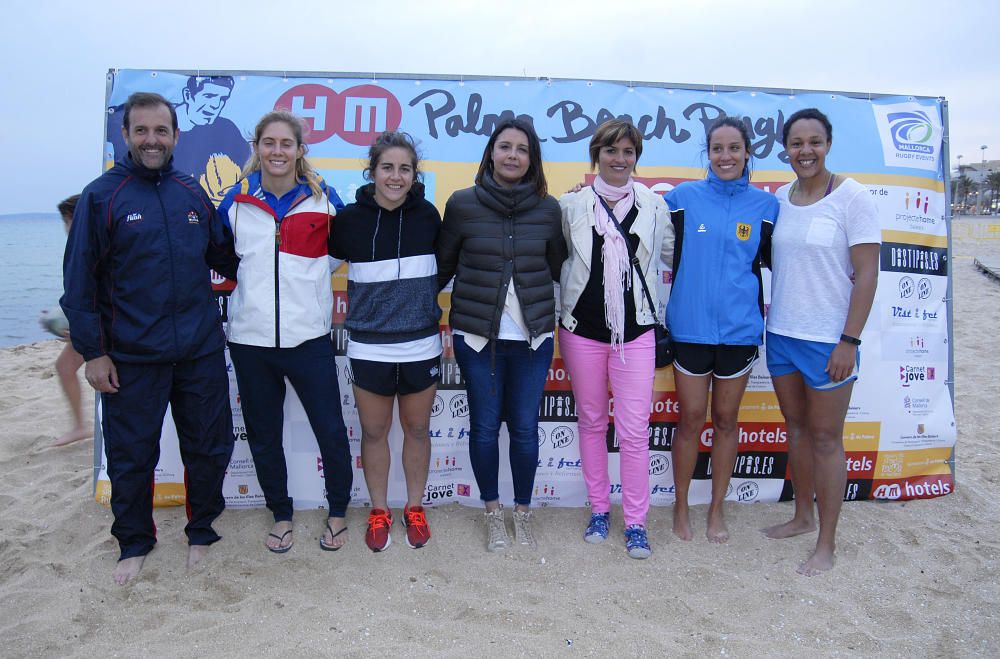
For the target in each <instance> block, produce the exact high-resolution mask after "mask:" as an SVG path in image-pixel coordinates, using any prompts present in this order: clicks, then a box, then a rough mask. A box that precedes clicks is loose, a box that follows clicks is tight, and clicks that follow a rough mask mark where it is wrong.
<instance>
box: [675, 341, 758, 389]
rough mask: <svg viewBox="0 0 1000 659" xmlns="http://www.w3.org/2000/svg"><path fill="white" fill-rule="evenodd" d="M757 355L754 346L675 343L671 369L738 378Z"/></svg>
mask: <svg viewBox="0 0 1000 659" xmlns="http://www.w3.org/2000/svg"><path fill="white" fill-rule="evenodd" d="M759 358H760V352H759V351H758V350H757V346H727V345H707V344H704V343H674V369H675V370H678V371H680V372H681V373H684V374H685V375H699V376H700V375H714V376H715V377H717V378H722V379H723V380H725V379H728V378H738V377H740V376H743V375H746V374H747V373H749V372H750V369H752V368H753V365H754V364H755V363H756V362H757V359H759Z"/></svg>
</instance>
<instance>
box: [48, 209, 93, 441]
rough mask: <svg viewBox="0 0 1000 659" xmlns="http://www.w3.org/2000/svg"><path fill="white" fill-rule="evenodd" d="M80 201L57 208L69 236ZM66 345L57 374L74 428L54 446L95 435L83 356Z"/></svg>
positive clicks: (61, 353)
mask: <svg viewBox="0 0 1000 659" xmlns="http://www.w3.org/2000/svg"><path fill="white" fill-rule="evenodd" d="M78 201H80V195H78V194H75V195H72V196H71V197H66V198H65V199H63V200H62V201H60V202H59V205H58V206H57V208H58V209H59V215H61V216H62V221H63V227H64V228H65V229H66V233H67V234H69V228H70V227H71V226H72V225H73V213H74V212H75V211H76V203H77V202H78ZM63 341H65V342H66V345H64V346H63V349H62V352H60V353H59V357H57V358H56V374H58V376H59V384H60V385H61V386H62V390H63V394H65V395H66V400H67V401H69V411H70V412H71V413H72V414H73V427H72V428H70V429H69V430H67V431H66V432H64V433H63V434H61V435H59V437H58V438H57V439H56V441H54V442H53V443H52V445H53V446H66V445H67V444H72V443H73V442H78V441H80V440H82V439H87V438H88V437H91V436H92V435H93V434H94V431H93V429H92V428H90V427H88V426H87V425H86V424H85V423H84V420H83V403H82V402H81V395H80V381H79V380H78V379H77V377H76V372H77V371H79V370H80V367H81V366H83V356H82V355H81V354H80V353H78V352H77V351H76V350H74V349H73V344H72V343H71V342H70V340H69V334H67V335H66V336H65V337H63Z"/></svg>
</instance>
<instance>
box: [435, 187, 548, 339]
mask: <svg viewBox="0 0 1000 659" xmlns="http://www.w3.org/2000/svg"><path fill="white" fill-rule="evenodd" d="M565 259H566V242H565V240H564V239H563V235H562V213H561V211H560V210H559V203H558V202H557V201H556V200H555V199H554V198H553V197H551V196H548V195H546V196H545V197H544V198H542V197H539V196H538V194H537V193H536V192H535V189H534V186H532V185H529V184H526V183H522V184H520V185H517V186H514V187H513V188H502V187H500V186H499V185H497V183H496V182H495V181H494V180H493V178H492V177H491V176H489V175H487V176H485V177H484V178H483V182H482V183H481V184H479V185H476V186H473V187H471V188H466V189H464V190H459V191H457V192H455V194H453V195H452V196H451V198H450V199H448V203H447V205H446V206H445V211H444V225H443V226H442V228H441V234H440V236H439V237H438V247H437V262H438V287H439V288H444V287H445V286H446V285H447V284H448V282H449V281H450V280H451V278H452V275H454V276H455V285H454V287H453V290H452V294H451V314H450V317H449V323H450V325H451V326H452V327H453V328H454V329H459V330H462V331H464V332H469V333H471V334H478V335H479V336H484V337H487V338H489V339H495V338H496V336H497V333H498V332H499V329H500V317H501V315H502V314H503V307H504V302H505V300H506V297H507V286H508V285H509V284H510V281H511V279H512V278H513V281H514V290H515V292H516V293H517V299H518V300H519V301H520V303H521V312H522V313H523V314H524V320H525V323H526V324H527V326H528V333H529V335H530V338H531V339H534V338H535V337H537V336H540V335H541V334H544V333H546V332H551V331H553V329H554V328H555V296H554V291H553V282H554V281H559V272H560V268H561V266H562V262H563V261H564V260H565Z"/></svg>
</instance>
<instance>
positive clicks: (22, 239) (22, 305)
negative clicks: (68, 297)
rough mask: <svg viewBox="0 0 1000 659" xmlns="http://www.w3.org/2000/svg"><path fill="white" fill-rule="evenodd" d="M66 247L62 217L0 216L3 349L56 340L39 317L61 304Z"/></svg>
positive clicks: (0, 340) (0, 337) (0, 330)
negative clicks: (39, 322) (63, 260)
mask: <svg viewBox="0 0 1000 659" xmlns="http://www.w3.org/2000/svg"><path fill="white" fill-rule="evenodd" d="M65 247H66V232H65V231H64V230H63V223H62V220H61V219H60V218H59V214H58V213H32V214H28V215H0V347H8V346H13V345H18V344H22V343H32V342H34V341H44V340H47V339H53V338H55V337H53V336H52V335H51V334H49V333H48V332H46V331H45V330H43V329H42V328H41V327H40V326H39V324H38V315H39V314H40V313H41V311H42V309H51V308H54V307H56V306H58V305H59V297H60V296H61V295H62V291H63V285H62V258H63V251H64V249H65Z"/></svg>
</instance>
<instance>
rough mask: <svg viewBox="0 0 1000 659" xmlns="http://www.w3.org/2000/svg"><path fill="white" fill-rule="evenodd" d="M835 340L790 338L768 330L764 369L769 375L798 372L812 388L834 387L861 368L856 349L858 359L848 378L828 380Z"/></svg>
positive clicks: (859, 356)
mask: <svg viewBox="0 0 1000 659" xmlns="http://www.w3.org/2000/svg"><path fill="white" fill-rule="evenodd" d="M836 347H837V344H836V343H823V342H821V341H806V340H805V339H793V338H792V337H790V336H784V335H782V334H772V333H771V332H768V333H767V336H766V339H765V343H764V350H765V353H766V354H767V370H768V371H770V373H771V377H779V376H782V375H788V374H789V373H801V374H802V379H803V380H805V383H806V384H807V385H808V386H810V387H812V388H813V389H836V388H837V387H842V386H844V385H845V384H847V383H849V382H854V381H855V380H857V379H858V368H860V367H861V350H860V349H858V351H857V361H856V362H855V364H854V372H853V373H851V375H850V377H848V378H847V379H846V380H841V381H840V382H831V381H830V376H829V375H827V373H826V364H827V362H828V361H829V360H830V354H831V353H832V352H833V349H834V348H836Z"/></svg>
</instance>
